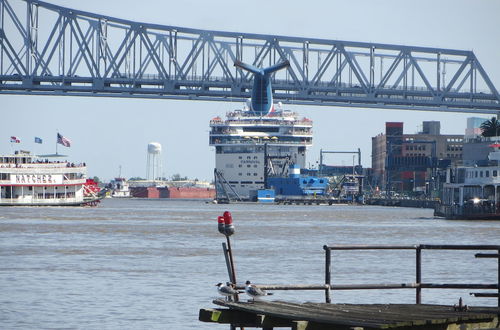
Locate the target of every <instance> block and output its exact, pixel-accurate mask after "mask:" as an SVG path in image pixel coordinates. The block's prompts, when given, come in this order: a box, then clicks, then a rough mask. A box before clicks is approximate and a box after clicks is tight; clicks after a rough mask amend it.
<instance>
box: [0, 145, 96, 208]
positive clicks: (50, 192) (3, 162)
mask: <svg viewBox="0 0 500 330" xmlns="http://www.w3.org/2000/svg"><path fill="white" fill-rule="evenodd" d="M86 178H87V168H86V166H85V164H73V163H69V162H66V161H57V162H52V161H48V160H47V159H45V160H41V159H38V158H37V157H35V156H32V155H30V154H29V153H27V152H21V153H17V154H15V155H8V156H0V206H76V205H84V204H88V203H92V202H94V201H96V200H98V197H97V196H96V194H95V193H92V192H89V191H88V189H86V181H87V179H86Z"/></svg>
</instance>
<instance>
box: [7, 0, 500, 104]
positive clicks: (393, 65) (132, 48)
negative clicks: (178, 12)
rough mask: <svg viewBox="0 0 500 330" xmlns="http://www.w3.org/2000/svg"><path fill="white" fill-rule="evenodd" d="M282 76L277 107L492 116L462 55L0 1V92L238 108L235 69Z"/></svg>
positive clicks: (246, 86)
mask: <svg viewBox="0 0 500 330" xmlns="http://www.w3.org/2000/svg"><path fill="white" fill-rule="evenodd" d="M284 59H287V60H289V61H290V63H291V66H290V67H289V68H288V69H287V70H283V71H281V72H278V73H276V75H275V76H274V77H273V80H272V83H273V89H274V93H275V94H274V96H275V100H278V101H281V102H283V103H288V104H305V105H327V106H351V107H363V108H367V107H368V108H370V107H371V108H385V109H412V110H435V111H449V112H470V113H492V114H497V113H498V112H499V111H500V95H499V93H498V91H497V89H496V88H495V86H494V85H493V83H492V82H491V80H490V78H489V77H488V75H487V73H486V72H485V70H484V68H483V67H482V66H481V63H480V62H479V60H478V59H477V58H476V56H475V55H474V53H473V52H472V51H463V50H452V49H439V48H426V47H412V46H401V45H387V44H377V43H363V42H351V41H337V40H326V39H312V38H298V37H286V36H276V35H262V34H250V33H236V32H221V31H208V30H197V29H190V28H182V27H174V26H166V25H157V24H147V23H140V22H133V21H128V20H123V19H118V18H113V17H108V16H102V15H98V14H94V13H88V12H83V11H79V10H75V9H69V8H64V7H60V6H55V5H52V4H49V3H45V2H42V1H35V0H26V1H21V0H0V93H3V94H23V95H74V96H108V97H136V98H165V99H189V100H214V101H239V100H245V99H247V98H249V97H250V89H251V87H252V76H251V74H249V73H247V72H244V71H242V70H241V69H239V68H237V67H234V65H233V63H234V61H236V60H241V61H243V62H247V63H251V64H253V65H255V66H268V65H272V64H275V63H277V62H279V61H282V60H284Z"/></svg>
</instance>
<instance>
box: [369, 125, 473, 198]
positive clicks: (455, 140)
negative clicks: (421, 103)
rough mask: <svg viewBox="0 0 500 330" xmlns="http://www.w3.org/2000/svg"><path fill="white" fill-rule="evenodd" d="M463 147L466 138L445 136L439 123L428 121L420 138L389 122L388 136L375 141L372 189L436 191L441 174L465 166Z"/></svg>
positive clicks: (381, 135)
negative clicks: (439, 173) (438, 172)
mask: <svg viewBox="0 0 500 330" xmlns="http://www.w3.org/2000/svg"><path fill="white" fill-rule="evenodd" d="M463 143H464V135H460V134H456V135H444V134H441V124H440V122H439V121H424V122H423V125H422V131H421V132H418V133H417V134H404V132H403V123H402V122H386V125H385V133H383V134H379V135H377V136H375V137H372V168H373V178H372V185H373V186H374V187H378V189H379V190H382V191H386V192H394V193H399V192H414V193H424V192H429V191H430V190H434V188H435V187H436V186H437V184H438V183H439V182H438V181H439V178H438V176H437V170H438V169H439V168H445V167H447V166H450V165H455V164H458V163H459V162H461V160H462V152H463Z"/></svg>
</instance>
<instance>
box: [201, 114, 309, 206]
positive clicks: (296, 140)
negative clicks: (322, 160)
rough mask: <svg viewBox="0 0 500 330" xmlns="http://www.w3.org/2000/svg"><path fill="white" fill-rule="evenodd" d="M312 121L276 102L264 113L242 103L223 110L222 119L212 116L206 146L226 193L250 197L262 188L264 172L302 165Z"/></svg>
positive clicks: (282, 172) (279, 172)
mask: <svg viewBox="0 0 500 330" xmlns="http://www.w3.org/2000/svg"><path fill="white" fill-rule="evenodd" d="M312 125H313V123H312V121H311V120H309V119H307V118H300V117H299V115H298V114H297V113H294V112H291V111H288V110H283V109H281V106H279V105H278V106H275V107H274V108H273V111H271V112H269V113H268V114H265V115H256V114H255V112H253V111H251V110H250V108H249V107H248V106H246V107H244V108H243V109H241V110H235V111H232V112H229V113H227V116H226V119H225V120H223V119H222V118H220V117H216V118H213V119H212V120H211V121H210V146H214V147H215V170H216V171H217V172H218V173H219V174H220V175H221V177H222V178H223V180H225V184H226V185H227V186H228V187H227V193H229V194H232V195H237V196H239V197H240V198H241V199H251V198H252V197H253V196H255V194H256V191H257V190H258V189H263V188H265V179H266V176H267V175H283V176H287V175H288V168H289V165H290V164H296V165H298V166H299V167H301V168H303V167H305V162H306V148H307V147H309V146H312ZM266 170H267V171H268V173H266V172H265V171H266ZM218 193H219V192H218Z"/></svg>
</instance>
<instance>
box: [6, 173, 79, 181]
mask: <svg viewBox="0 0 500 330" xmlns="http://www.w3.org/2000/svg"><path fill="white" fill-rule="evenodd" d="M13 175H15V174H13ZM63 177H64V180H76V179H83V178H84V174H83V173H66V174H63ZM0 180H10V173H0Z"/></svg>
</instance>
